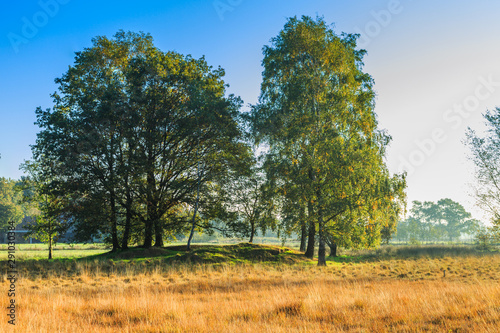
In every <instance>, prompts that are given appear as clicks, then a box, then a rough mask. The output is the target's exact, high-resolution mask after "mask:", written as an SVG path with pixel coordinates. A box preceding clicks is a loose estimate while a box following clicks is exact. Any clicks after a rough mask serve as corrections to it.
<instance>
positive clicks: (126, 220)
mask: <svg viewBox="0 0 500 333" xmlns="http://www.w3.org/2000/svg"><path fill="white" fill-rule="evenodd" d="M356 39H357V36H356V35H352V34H345V33H343V34H341V35H337V34H336V33H335V32H334V31H333V30H332V28H331V27H329V26H328V25H327V24H326V23H325V22H324V20H323V19H321V18H317V19H315V20H314V19H312V18H310V17H302V18H301V19H298V18H295V17H294V18H290V19H289V20H288V22H287V23H286V25H285V27H284V29H283V30H282V31H281V32H280V33H279V35H278V36H277V37H275V38H273V39H272V40H271V45H270V46H266V47H264V59H263V67H264V72H263V81H262V86H261V94H260V98H259V102H258V103H257V104H256V105H253V106H251V110H250V111H249V112H243V111H242V110H241V109H242V101H241V100H240V98H238V97H235V96H233V95H227V93H226V87H227V85H226V83H225V82H224V81H223V76H224V70H223V69H221V68H217V69H213V68H212V67H211V66H209V65H208V64H207V62H206V60H205V59H204V58H201V59H194V58H192V57H191V56H183V55H181V54H178V53H176V52H172V51H170V52H163V51H161V50H160V49H158V48H157V47H155V46H154V44H153V40H152V37H151V36H150V35H148V34H144V33H131V32H128V33H125V32H123V31H120V32H119V33H117V34H116V35H115V36H114V38H113V39H108V38H106V37H97V38H95V39H93V45H92V46H91V47H89V48H86V49H84V50H83V51H82V52H77V53H76V57H75V63H74V64H73V65H72V66H70V68H69V69H68V71H67V72H66V73H65V74H64V75H63V76H62V77H61V78H58V79H56V83H57V84H58V85H59V88H58V91H57V92H56V93H54V94H53V99H54V106H53V107H52V109H46V110H43V109H41V108H38V109H37V110H36V115H37V125H38V126H39V127H40V129H41V131H40V132H39V133H38V136H37V141H36V144H35V145H33V147H32V150H33V160H32V161H28V162H26V163H25V164H24V165H23V166H22V168H23V169H24V171H25V172H26V173H27V175H28V177H27V178H26V179H25V181H24V183H25V187H26V188H30V189H32V190H33V193H36V195H35V194H33V196H32V198H33V199H35V200H36V201H38V202H39V203H40V204H39V209H40V211H41V216H42V221H46V222H47V223H45V224H42V229H43V228H44V229H45V230H51V228H55V229H54V230H55V232H57V230H56V229H57V228H58V227H59V226H60V225H61V226H62V225H66V226H68V225H71V227H72V228H73V229H74V231H75V233H76V237H77V239H80V240H87V239H89V238H90V237H93V236H100V237H105V239H106V240H107V241H108V242H109V243H110V244H111V245H112V248H113V250H117V249H120V248H122V249H126V248H127V247H128V246H129V244H141V245H142V246H144V247H146V248H147V247H151V246H163V245H164V242H165V240H166V239H167V238H171V237H175V235H177V234H186V233H189V234H190V237H189V241H190V240H191V239H192V235H193V232H194V230H195V229H198V230H206V231H210V230H214V229H215V230H219V231H222V232H224V233H227V234H231V233H232V234H237V235H244V236H246V237H249V238H250V241H252V240H253V237H254V235H255V234H256V233H257V231H258V230H260V231H263V232H265V230H266V229H268V228H271V229H279V230H280V232H281V233H284V234H289V235H291V234H292V233H294V234H299V235H300V239H301V249H302V250H304V251H305V252H306V255H307V256H309V257H312V256H313V254H314V248H315V243H316V242H318V243H319V250H318V258H319V261H318V264H319V265H324V264H325V248H326V246H327V245H328V246H330V248H331V250H332V252H333V254H335V249H336V247H337V246H346V247H369V246H375V245H377V244H378V243H379V242H380V241H381V239H382V238H384V239H387V238H389V237H390V235H391V234H392V232H393V231H394V230H395V227H396V221H397V220H398V217H399V215H400V213H401V212H402V211H403V210H404V207H405V193H404V190H405V187H406V182H405V177H404V175H402V174H401V175H391V174H390V173H389V171H388V169H387V167H386V165H385V160H384V158H385V153H386V147H387V145H388V144H389V142H390V140H391V137H390V136H389V135H388V134H387V133H386V132H385V131H383V130H381V129H379V128H378V124H377V120H376V115H375V113H374V106H375V92H374V90H373V84H374V82H373V79H372V77H371V76H370V75H368V74H367V73H365V72H363V68H362V67H363V63H362V58H363V56H364V54H365V51H364V50H359V49H357V48H356ZM262 147H263V149H264V153H262V156H260V159H257V156H255V155H256V154H255V153H254V151H255V150H256V149H262ZM257 160H259V162H257ZM49 224H50V226H49ZM189 241H188V246H189Z"/></svg>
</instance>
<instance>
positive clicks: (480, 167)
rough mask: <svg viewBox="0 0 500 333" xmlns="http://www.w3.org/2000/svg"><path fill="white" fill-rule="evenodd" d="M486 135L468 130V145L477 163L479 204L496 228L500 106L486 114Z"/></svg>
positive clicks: (499, 192)
mask: <svg viewBox="0 0 500 333" xmlns="http://www.w3.org/2000/svg"><path fill="white" fill-rule="evenodd" d="M483 116H484V119H485V123H486V128H487V131H486V136H485V137H480V136H478V135H477V133H476V132H475V131H474V130H472V129H471V128H469V129H468V133H467V141H466V144H467V145H468V146H469V148H470V151H471V156H470V159H471V160H472V162H473V163H474V165H475V167H476V168H475V178H476V182H477V186H475V193H474V194H475V197H476V200H477V203H478V206H479V207H480V208H482V209H483V210H484V211H485V212H486V213H487V214H488V215H489V217H490V222H491V223H492V227H493V229H498V228H500V169H499V165H500V164H499V162H500V108H498V107H497V108H495V110H492V111H487V112H486V113H485V114H484V115H483Z"/></svg>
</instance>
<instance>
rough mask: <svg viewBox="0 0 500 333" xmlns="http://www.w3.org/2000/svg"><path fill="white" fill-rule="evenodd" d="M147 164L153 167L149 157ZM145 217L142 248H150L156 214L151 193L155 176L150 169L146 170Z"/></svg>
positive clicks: (153, 188)
mask: <svg viewBox="0 0 500 333" xmlns="http://www.w3.org/2000/svg"><path fill="white" fill-rule="evenodd" d="M148 165H149V167H150V168H152V167H153V161H152V159H151V158H149V162H148ZM146 181H147V206H146V209H147V212H146V214H147V217H146V220H145V224H146V225H145V226H144V244H143V247H144V248H150V247H151V246H153V228H154V226H155V225H154V221H155V219H154V217H155V215H156V209H155V205H154V204H153V199H154V198H153V194H154V190H155V187H156V186H155V178H154V174H153V171H152V170H148V174H147V180H146Z"/></svg>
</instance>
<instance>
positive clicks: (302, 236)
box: [299, 205, 307, 252]
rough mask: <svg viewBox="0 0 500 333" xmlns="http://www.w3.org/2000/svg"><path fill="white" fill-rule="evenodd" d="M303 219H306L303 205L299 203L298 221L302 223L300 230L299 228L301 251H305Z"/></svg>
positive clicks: (304, 225) (305, 233) (305, 226)
mask: <svg viewBox="0 0 500 333" xmlns="http://www.w3.org/2000/svg"><path fill="white" fill-rule="evenodd" d="M305 219H306V212H305V207H304V205H300V214H299V221H300V223H301V225H302V226H301V230H300V251H301V252H305V251H306V242H307V225H306V221H305Z"/></svg>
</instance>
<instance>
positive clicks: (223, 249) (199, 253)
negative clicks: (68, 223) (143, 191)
mask: <svg viewBox="0 0 500 333" xmlns="http://www.w3.org/2000/svg"><path fill="white" fill-rule="evenodd" d="M93 258H95V259H112V260H137V259H146V258H161V259H163V262H164V263H180V262H184V263H200V264H201V263H252V262H272V263H285V264H294V263H299V262H307V261H310V260H309V259H307V258H305V257H304V254H303V253H301V252H298V251H295V250H292V249H290V248H286V247H279V246H274V245H261V244H252V243H240V244H234V245H192V246H191V251H187V247H186V245H182V246H167V247H163V248H150V249H143V248H131V249H128V250H125V251H117V252H108V253H103V254H101V255H97V256H94V257H93Z"/></svg>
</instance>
